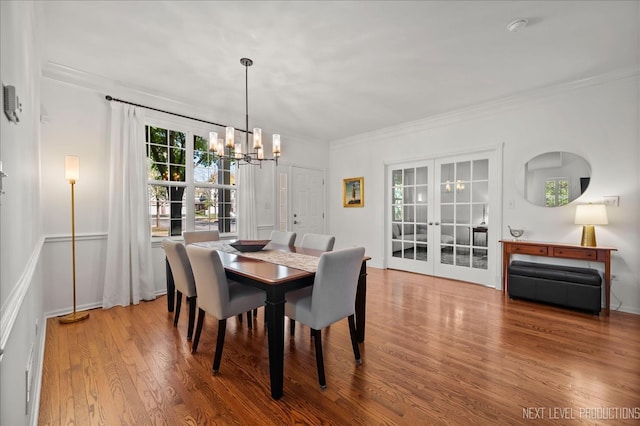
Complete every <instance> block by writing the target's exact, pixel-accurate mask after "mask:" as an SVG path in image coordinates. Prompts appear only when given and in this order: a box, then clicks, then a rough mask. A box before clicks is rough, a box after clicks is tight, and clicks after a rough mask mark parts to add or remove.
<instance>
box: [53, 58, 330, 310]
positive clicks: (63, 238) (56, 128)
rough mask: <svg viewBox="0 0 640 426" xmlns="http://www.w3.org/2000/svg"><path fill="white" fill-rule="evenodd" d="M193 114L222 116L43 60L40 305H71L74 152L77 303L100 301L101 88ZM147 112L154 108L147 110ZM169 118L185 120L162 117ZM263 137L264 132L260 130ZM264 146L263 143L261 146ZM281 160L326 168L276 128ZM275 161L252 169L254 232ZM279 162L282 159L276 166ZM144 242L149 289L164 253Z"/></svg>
mask: <svg viewBox="0 0 640 426" xmlns="http://www.w3.org/2000/svg"><path fill="white" fill-rule="evenodd" d="M107 94H110V95H112V96H114V97H117V98H121V99H126V100H129V101H132V102H136V103H140V104H143V105H148V106H152V107H155V108H161V109H166V110H168V111H174V112H177V113H180V114H185V115H190V116H193V117H196V118H201V119H205V120H211V121H216V122H223V120H222V119H220V117H222V115H221V114H220V115H218V114H216V113H215V112H211V111H207V110H204V109H202V108H198V107H197V106H193V105H186V104H184V103H180V102H176V101H170V100H167V99H166V98H159V97H156V96H153V95H149V94H143V93H141V92H139V91H133V90H129V89H127V88H126V87H122V86H119V85H116V84H115V83H113V82H110V81H105V80H101V79H99V78H96V77H95V76H91V75H87V74H83V73H81V72H76V71H73V70H69V69H65V68H61V67H56V66H52V65H45V67H44V78H43V79H42V104H43V105H44V106H45V108H46V110H47V112H48V117H49V121H48V123H47V124H46V125H43V127H42V158H43V161H42V176H43V191H42V205H43V210H44V213H45V214H44V225H43V226H44V229H43V232H44V235H45V236H46V239H45V244H44V248H43V254H42V257H43V265H44V271H45V272H44V273H45V274H46V276H47V277H48V283H47V286H46V287H45V289H44V292H45V294H44V296H45V302H44V303H45V305H44V311H45V313H46V314H47V315H58V314H62V313H66V312H69V311H70V310H71V309H72V301H73V300H72V296H71V286H70V282H71V267H70V265H71V241H70V233H71V216H70V214H71V213H70V187H69V183H68V182H67V181H65V180H64V178H63V177H64V156H65V155H78V156H79V157H80V179H79V180H78V182H77V183H76V187H75V188H76V189H75V190H76V236H77V237H76V265H77V267H76V273H77V280H76V281H77V304H78V307H79V309H85V308H88V307H96V306H101V302H102V292H103V286H104V268H105V256H106V242H107V239H106V234H107V229H108V226H107V212H108V188H109V162H108V161H109V148H108V144H109V142H108V131H109V103H108V101H106V100H105V95H107ZM147 115H149V116H154V117H156V116H158V113H155V112H148V113H147ZM169 120H173V121H178V122H180V121H182V122H184V121H185V120H183V119H181V118H177V117H169ZM265 140H266V141H267V144H268V141H269V140H270V137H266V136H265ZM265 151H267V152H269V151H270V147H268V146H267V149H266V150H265ZM282 152H283V153H282V157H281V163H282V164H285V165H286V164H295V165H303V166H307V167H315V168H323V169H326V167H327V162H328V155H329V154H328V153H329V149H328V146H327V145H325V144H317V143H316V144H314V143H310V142H308V141H305V140H302V139H300V138H297V137H288V136H287V135H282ZM274 167H275V165H274V164H273V163H265V164H264V165H263V168H262V169H261V170H260V169H258V170H257V171H256V202H257V206H258V227H259V230H260V235H261V236H264V235H269V234H270V232H271V229H273V227H274V226H275V221H276V199H275V190H274V184H275V168H274ZM281 167H286V166H281ZM160 240H161V239H158V240H157V241H154V242H153V243H152V247H153V254H152V256H153V262H154V266H155V267H154V282H155V288H156V293H157V294H162V293H163V292H164V291H165V290H166V286H165V269H164V252H163V250H162V247H161V245H160Z"/></svg>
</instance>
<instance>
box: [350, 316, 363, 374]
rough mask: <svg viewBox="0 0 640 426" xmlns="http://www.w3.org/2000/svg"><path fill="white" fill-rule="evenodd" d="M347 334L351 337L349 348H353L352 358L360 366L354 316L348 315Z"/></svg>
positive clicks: (360, 359) (360, 360)
mask: <svg viewBox="0 0 640 426" xmlns="http://www.w3.org/2000/svg"><path fill="white" fill-rule="evenodd" d="M348 319H349V334H350V335H351V346H353V356H354V357H355V358H356V364H362V358H360V347H359V346H358V336H357V333H356V318H355V315H349V318H348Z"/></svg>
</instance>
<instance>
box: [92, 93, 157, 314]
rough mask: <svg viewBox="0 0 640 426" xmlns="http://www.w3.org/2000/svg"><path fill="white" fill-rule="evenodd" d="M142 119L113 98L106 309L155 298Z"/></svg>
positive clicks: (140, 112)
mask: <svg viewBox="0 0 640 426" xmlns="http://www.w3.org/2000/svg"><path fill="white" fill-rule="evenodd" d="M144 124H145V123H144V112H143V110H142V109H140V108H136V107H133V106H131V105H126V104H121V103H117V102H111V132H110V136H109V137H110V142H111V159H110V170H109V226H108V230H109V232H108V236H107V261H106V271H105V277H104V293H103V296H102V307H103V308H105V309H106V308H111V307H113V306H116V305H120V306H127V305H130V304H138V303H139V302H140V300H152V299H155V288H154V282H153V269H152V262H151V235H150V232H149V230H150V229H151V228H150V225H149V215H148V206H149V200H148V192H147V162H146V153H145V145H144Z"/></svg>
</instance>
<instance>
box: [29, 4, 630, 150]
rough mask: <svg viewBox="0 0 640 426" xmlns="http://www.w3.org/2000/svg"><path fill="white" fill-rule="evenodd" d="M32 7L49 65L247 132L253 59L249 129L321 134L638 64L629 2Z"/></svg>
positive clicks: (348, 132)
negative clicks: (243, 61) (516, 24)
mask: <svg viewBox="0 0 640 426" xmlns="http://www.w3.org/2000/svg"><path fill="white" fill-rule="evenodd" d="M41 6H42V9H41V10H42V16H43V18H44V23H45V25H44V27H43V29H42V31H43V42H44V49H43V55H44V60H45V61H46V62H47V61H48V62H52V63H54V64H59V65H63V66H66V67H70V68H73V69H76V70H79V71H82V72H86V73H90V74H94V75H96V76H100V77H103V78H107V79H109V80H113V81H116V82H118V83H119V84H122V85H123V86H126V87H129V88H132V89H135V90H140V91H143V92H148V93H151V94H156V95H162V96H165V97H168V98H171V99H174V100H177V101H181V102H187V103H190V104H194V105H197V106H200V107H204V108H207V110H213V111H221V112H220V115H221V116H222V117H210V118H209V119H210V120H212V121H216V122H223V123H225V124H229V125H233V126H235V127H237V128H244V118H245V115H244V108H245V105H244V96H245V92H244V84H245V83H244V79H245V73H244V67H243V66H242V65H240V58H242V57H249V58H252V59H253V60H254V65H253V67H251V68H249V120H250V122H249V126H250V127H262V128H263V131H264V132H267V133H282V134H283V138H284V137H285V136H286V135H295V136H298V137H304V138H308V139H311V140H315V141H323V142H328V141H331V140H337V139H341V138H345V137H348V136H352V135H356V134H360V133H365V132H370V131H374V130H377V129H380V128H384V127H389V126H393V125H398V124H401V123H406V122H410V121H414V120H418V119H422V118H427V117H431V116H435V115H439V114H443V113H446V112H450V111H454V110H457V109H460V108H464V107H467V106H471V105H476V104H479V103H482V102H487V101H491V100H496V99H499V98H502V97H505V96H509V95H513V94H517V93H521V92H527V91H531V90H535V89H538V88H542V87H546V86H550V85H555V84H561V83H564V82H570V81H575V80H579V79H583V78H587V77H590V76H596V75H600V74H604V73H607V72H611V71H614V70H619V69H625V68H633V67H638V65H639V64H640V40H639V39H640V2H637V1H627V2H617V1H602V2H599V1H422V2H420V1H406V2H405V1H389V2H386V1H354V2H348V1H341V2H332V1H321V2H316V1H299V2H269V1H262V2H247V1H244V2H240V1H238V2H213V1H195V2H190V1H165V2H155V1H139V2H138V1H127V2H125V1H112V2H108V1H69V2H61V1H47V2H42V3H41ZM517 18H526V19H527V20H528V22H529V24H528V26H527V27H526V28H525V29H524V30H521V31H519V32H515V33H512V32H509V31H507V29H506V27H507V24H508V23H509V22H511V21H513V20H514V19H517ZM176 112H180V111H176ZM221 120H229V121H221ZM283 141H284V139H283Z"/></svg>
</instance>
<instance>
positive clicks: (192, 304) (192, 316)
mask: <svg viewBox="0 0 640 426" xmlns="http://www.w3.org/2000/svg"><path fill="white" fill-rule="evenodd" d="M187 301H188V302H189V326H188V327H187V340H191V337H193V323H194V322H195V321H196V296H193V297H189V298H188V299H187Z"/></svg>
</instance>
